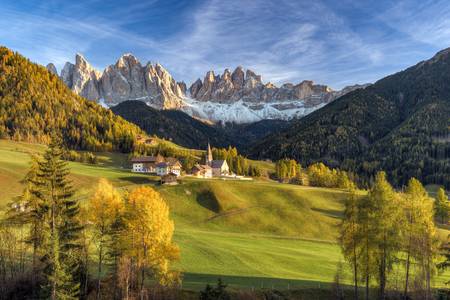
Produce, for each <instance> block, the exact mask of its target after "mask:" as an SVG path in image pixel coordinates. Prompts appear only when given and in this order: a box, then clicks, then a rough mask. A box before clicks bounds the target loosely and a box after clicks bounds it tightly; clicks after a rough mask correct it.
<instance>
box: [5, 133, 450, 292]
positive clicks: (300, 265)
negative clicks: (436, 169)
mask: <svg viewBox="0 0 450 300" xmlns="http://www.w3.org/2000/svg"><path fill="white" fill-rule="evenodd" d="M44 149H45V148H44V147H43V146H39V145H30V144H26V143H17V142H11V141H5V140H0V191H1V192H0V205H2V206H4V205H5V204H6V203H8V202H9V201H11V199H12V198H13V197H15V196H18V195H20V192H21V190H22V184H21V182H20V180H21V179H22V178H23V176H24V175H25V173H26V171H27V168H28V163H29V160H30V159H29V153H32V152H35V153H40V152H42V151H43V150H44ZM260 163H261V164H262V165H264V166H265V167H266V168H271V166H272V165H271V164H270V163H267V162H260ZM69 166H70V169H71V180H72V181H73V184H74V187H75V190H76V197H79V199H81V200H82V202H83V201H85V199H87V198H88V197H89V195H90V193H91V192H92V189H93V187H94V185H95V183H96V182H97V180H98V178H100V177H104V178H107V179H109V180H110V181H111V182H112V183H113V184H114V185H115V186H116V187H119V188H120V189H121V190H125V189H131V188H133V187H134V186H136V185H139V184H151V185H154V187H155V188H156V189H158V190H159V191H160V193H161V195H162V196H163V197H164V199H166V200H167V201H168V203H169V205H170V208H171V216H172V218H173V219H174V221H175V230H176V231H175V242H176V243H177V244H178V245H179V246H180V249H181V258H180V261H179V262H177V263H176V265H175V267H176V268H177V269H179V270H180V271H182V272H183V273H184V281H183V285H184V287H186V288H189V289H201V288H203V287H204V286H205V284H206V283H207V282H209V283H215V282H216V280H217V278H218V277H221V278H223V279H224V280H225V282H226V283H228V284H230V285H231V286H234V287H245V288H252V287H254V288H260V287H266V288H272V287H273V288H279V289H285V288H295V287H311V288H317V287H324V286H328V285H329V284H330V283H331V282H332V281H333V278H334V275H335V273H336V268H337V265H338V263H339V262H340V261H342V259H343V258H342V256H341V252H340V249H339V246H338V245H337V244H336V242H335V241H336V237H337V235H338V230H339V224H340V217H341V215H342V209H343V200H344V198H345V196H346V194H345V192H343V191H340V190H336V189H322V188H309V187H301V186H295V185H287V184H279V183H275V182H271V181H267V180H266V181H253V182H248V181H224V180H199V179H193V178H185V179H183V182H182V184H181V185H178V186H163V187H161V186H158V185H157V184H156V182H157V178H154V177H150V176H147V175H142V174H132V173H130V171H129V169H128V162H127V157H126V155H122V154H109V153H105V154H99V164H98V165H95V166H92V165H88V164H82V163H72V162H71V163H70V164H69ZM447 233H448V231H447V230H444V229H441V230H440V234H441V235H442V237H444V236H446V235H447ZM345 272H346V277H347V281H349V280H350V275H349V272H348V271H345ZM449 279H450V278H449V276H447V275H445V276H439V277H437V278H436V282H435V284H436V286H441V285H442V284H443V282H444V281H446V280H449Z"/></svg>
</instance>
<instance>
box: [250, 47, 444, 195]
mask: <svg viewBox="0 0 450 300" xmlns="http://www.w3.org/2000/svg"><path fill="white" fill-rule="evenodd" d="M449 82H450V49H447V50H443V51H441V52H439V53H438V54H436V55H435V56H434V57H433V58H432V59H430V60H428V61H424V62H421V63H419V64H417V65H416V66H414V67H411V68H409V69H407V70H405V71H402V72H399V73H397V74H394V75H391V76H388V77H386V78H384V79H381V80H380V81H378V82H377V83H375V84H374V85H372V86H370V87H367V88H366V89H360V90H357V91H354V92H352V93H349V94H347V95H345V96H343V97H341V98H339V99H338V100H336V101H334V102H333V103H331V104H329V105H327V106H325V107H324V108H322V109H320V110H318V111H316V112H314V113H312V114H311V115H309V116H307V117H305V118H303V119H301V120H298V121H295V122H293V124H292V125H291V126H290V127H289V128H288V129H287V130H285V131H284V132H283V133H282V134H276V135H272V136H269V137H267V138H266V139H264V140H263V141H261V142H259V143H257V144H256V145H254V146H253V147H252V149H251V150H250V151H249V153H250V154H251V156H253V157H257V158H273V159H279V158H284V157H289V158H295V159H297V160H299V161H301V162H302V163H303V164H310V163H311V162H314V161H324V162H326V163H327V164H329V165H330V166H340V167H341V168H344V169H346V170H350V171H354V172H355V173H358V174H359V175H360V176H361V181H362V182H363V183H369V182H370V181H371V178H373V175H374V174H375V172H376V171H378V170H386V171H387V172H388V174H389V177H390V179H391V180H392V181H393V182H394V183H395V184H396V185H403V184H405V183H406V182H407V180H408V178H410V177H411V176H415V177H417V178H418V179H420V180H422V181H424V182H425V183H439V184H445V185H446V186H450V165H449V159H450V131H449V125H450V122H449V120H450V107H449V105H450V85H449Z"/></svg>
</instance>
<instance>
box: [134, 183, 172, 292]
mask: <svg viewBox="0 0 450 300" xmlns="http://www.w3.org/2000/svg"><path fill="white" fill-rule="evenodd" d="M126 220H127V221H126V222H127V224H126V226H127V228H128V230H127V235H128V238H129V239H130V241H129V243H130V247H129V249H130V250H129V251H130V252H131V253H130V256H131V257H134V258H135V259H136V265H137V268H138V270H139V274H140V282H139V286H140V293H142V292H143V289H144V282H145V278H146V274H150V275H152V277H154V278H155V279H156V280H158V283H159V284H161V285H163V286H166V285H169V284H171V283H173V282H174V281H177V280H178V274H177V273H176V272H171V271H170V269H169V264H170V262H171V261H173V260H175V259H177V258H178V256H179V249H178V247H177V246H176V245H175V244H174V243H173V242H172V237H173V231H174V223H173V221H172V220H171V219H170V216H169V207H168V205H167V204H166V202H165V201H164V200H163V199H162V198H161V196H160V195H159V193H158V192H156V191H155V190H154V189H152V188H150V187H138V188H136V189H134V190H133V191H131V192H130V194H129V195H128V209H127V218H126Z"/></svg>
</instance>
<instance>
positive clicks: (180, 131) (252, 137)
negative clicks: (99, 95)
mask: <svg viewBox="0 0 450 300" xmlns="http://www.w3.org/2000/svg"><path fill="white" fill-rule="evenodd" d="M111 110H112V111H113V112H114V113H115V114H117V115H119V116H122V117H123V118H124V119H126V120H128V121H130V122H133V123H134V124H136V125H138V126H139V127H141V128H142V129H143V130H145V131H146V132H147V133H148V134H154V135H157V136H159V137H162V138H165V139H168V140H172V141H173V142H175V143H176V144H179V145H182V146H184V147H189V148H196V149H199V148H200V149H204V148H205V147H206V145H207V143H208V141H209V142H210V143H211V145H213V146H215V147H228V146H229V145H232V146H237V147H238V148H239V149H244V148H245V147H246V146H248V145H249V144H251V143H252V142H254V141H256V140H257V139H261V138H263V137H265V136H267V135H268V134H270V133H273V132H275V131H279V130H281V129H282V128H284V127H285V126H287V124H288V122H287V121H281V120H263V121H259V122H256V123H251V124H226V125H224V126H222V125H211V124H207V123H205V122H202V121H201V120H198V119H195V118H192V117H191V116H189V115H188V114H186V113H184V112H181V111H178V110H157V109H154V108H152V107H150V106H148V105H146V104H145V103H144V102H142V101H137V100H133V101H124V102H122V103H120V104H119V105H117V106H114V107H112V108H111Z"/></svg>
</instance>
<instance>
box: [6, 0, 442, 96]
mask: <svg viewBox="0 0 450 300" xmlns="http://www.w3.org/2000/svg"><path fill="white" fill-rule="evenodd" d="M0 3H1V0H0ZM24 3H25V4H24ZM24 3H13V4H11V3H5V4H3V3H2V4H1V5H0V26H1V28H6V29H7V30H1V31H0V40H1V41H2V43H4V44H6V46H9V47H11V48H13V49H15V50H18V51H20V52H22V53H23V54H24V55H26V56H28V57H30V58H31V59H32V60H34V61H36V62H39V63H42V64H46V63H47V62H50V61H51V62H54V63H56V65H57V66H58V67H59V68H61V67H62V65H63V63H64V62H65V61H67V60H73V56H74V53H76V52H81V53H84V54H85V55H86V57H87V58H88V60H90V62H91V63H93V65H94V66H95V67H97V68H99V69H102V68H104V67H106V65H107V64H110V63H113V62H114V60H115V59H117V57H118V56H119V55H120V54H122V53H124V52H132V53H134V54H136V55H137V56H138V57H140V58H141V59H142V60H143V61H144V62H145V61H146V60H151V61H159V62H161V63H162V64H163V65H164V66H165V67H166V68H167V69H168V70H169V71H170V72H171V73H172V74H173V75H174V77H175V78H176V79H177V80H185V81H187V82H188V83H190V82H192V81H193V80H195V79H196V78H197V77H201V76H203V74H204V73H205V72H206V71H207V70H210V69H213V70H216V71H217V72H222V71H223V69H225V68H234V67H236V66H238V65H242V66H244V67H247V68H251V69H254V70H255V71H256V72H257V73H260V74H262V75H263V79H265V80H266V81H272V82H274V83H277V84H281V83H284V82H288V81H290V82H299V81H301V80H304V79H312V80H314V81H316V82H319V83H324V84H329V85H331V86H333V87H335V88H340V87H342V86H344V85H347V84H352V83H363V82H368V81H374V80H376V79H378V78H380V77H382V76H384V75H387V74H389V73H392V72H394V71H397V70H400V69H402V68H405V67H406V66H408V65H411V64H413V63H415V62H417V61H419V60H421V59H424V58H427V57H429V56H431V55H432V54H433V52H435V51H437V50H439V48H443V47H446V45H445V43H448V42H449V41H450V29H449V28H450V21H449V20H450V4H448V3H446V1H431V0H429V1H426V2H424V1H419V0H417V1H412V0H411V1H407V0H403V1H397V2H391V1H386V2H379V4H377V5H374V4H373V2H371V1H352V0H343V1H342V2H340V3H339V5H337V4H335V3H334V1H333V2H331V1H327V0H319V1H300V0H295V1H294V0H291V1H289V0H251V1H250V0H228V1H220V0H196V1H170V0H165V1H162V0H160V1H158V0H153V1H124V2H121V1H111V2H105V1H99V0H91V1H88V0H83V1H78V2H72V3H69V2H67V1H51V2H42V3H43V4H39V5H35V4H33V5H32V4H30V3H31V2H30V3H29V2H24ZM377 3H378V2H377Z"/></svg>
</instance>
